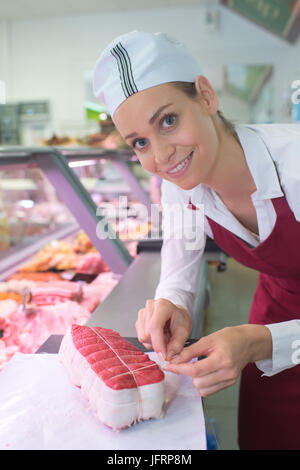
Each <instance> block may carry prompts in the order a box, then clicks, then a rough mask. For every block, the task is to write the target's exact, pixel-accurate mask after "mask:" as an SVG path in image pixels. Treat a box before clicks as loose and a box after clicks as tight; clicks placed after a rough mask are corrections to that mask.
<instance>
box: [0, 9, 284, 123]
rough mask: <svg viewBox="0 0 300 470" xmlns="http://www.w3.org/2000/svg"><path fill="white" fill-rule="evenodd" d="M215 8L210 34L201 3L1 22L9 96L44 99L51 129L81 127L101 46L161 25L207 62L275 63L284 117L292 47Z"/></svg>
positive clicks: (278, 117) (278, 114)
mask: <svg viewBox="0 0 300 470" xmlns="http://www.w3.org/2000/svg"><path fill="white" fill-rule="evenodd" d="M216 8H219V10H220V29H219V31H217V32H214V33H212V32H210V31H207V30H206V29H205V27H204V18H205V11H206V7H205V6H198V7H185V8H172V9H167V8H163V9H159V10H158V9H156V10H134V11H118V12H105V13H103V14H97V15H96V14H94V15H84V16H76V17H75V16H74V17H61V18H47V19H39V20H26V21H25V20H24V21H12V23H11V24H10V25H9V28H8V27H7V25H6V30H5V41H6V46H5V47H4V48H3V46H0V58H1V54H2V56H5V57H6V58H5V61H4V64H5V70H4V71H3V67H2V70H1V68H0V79H1V73H2V76H4V77H6V78H7V79H8V85H7V93H8V98H9V100H12V101H13V100H30V99H49V100H50V102H51V109H52V116H53V121H54V130H57V131H59V130H60V129H62V128H66V127H72V126H73V127H74V129H76V128H78V129H80V128H82V127H84V125H85V118H84V111H83V101H84V85H83V74H84V71H86V70H88V69H92V68H93V66H94V63H95V60H96V59H97V57H98V55H99V53H100V52H101V51H102V49H103V48H104V47H105V46H106V45H107V44H108V42H109V41H111V40H112V39H113V38H114V37H116V36H117V35H119V34H123V33H125V32H128V31H131V30H134V29H144V30H148V31H164V32H166V33H169V34H172V35H174V36H176V37H178V39H181V40H183V41H184V42H185V43H186V44H187V46H188V47H189V49H190V50H191V52H192V53H193V54H195V56H196V57H197V58H198V59H199V61H200V63H202V64H205V65H208V66H214V65H220V64H231V63H253V64H256V63H265V62H268V63H271V64H273V65H274V70H275V73H274V92H275V98H274V100H275V102H274V107H275V111H274V116H275V121H287V120H288V119H289V118H288V116H286V115H285V113H284V109H283V100H284V91H285V90H286V88H287V87H289V86H290V85H289V80H290V74H287V70H290V69H291V67H292V58H293V55H292V49H293V48H292V47H291V46H290V45H289V44H288V43H285V42H284V41H282V40H281V39H279V38H277V37H276V36H274V35H271V34H269V33H268V32H266V31H264V30H261V29H259V28H258V27H257V26H256V25H254V24H252V23H250V22H248V21H247V20H244V19H243V18H241V17H240V16H237V15H235V14H234V13H233V12H231V11H229V10H227V9H225V8H223V7H216ZM2 28H3V29H2ZM1 29H2V34H3V31H4V29H5V25H4V27H3V22H2V23H0V34H1ZM1 48H2V52H1ZM3 49H5V50H4V51H3ZM0 63H1V61H0ZM225 101H226V100H225V99H224V102H225ZM227 102H228V100H227ZM228 106H229V105H228ZM230 106H234V104H233V103H231V104H230ZM223 110H224V111H225V112H226V109H223ZM244 111H247V110H245V109H244ZM229 114H230V113H229ZM234 114H236V113H234ZM246 115H248V114H247V112H246V113H244V114H243V117H244V116H246Z"/></svg>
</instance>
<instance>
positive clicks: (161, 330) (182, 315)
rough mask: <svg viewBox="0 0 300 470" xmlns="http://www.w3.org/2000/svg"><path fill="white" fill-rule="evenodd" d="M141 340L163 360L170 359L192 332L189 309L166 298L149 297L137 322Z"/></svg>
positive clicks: (139, 313) (179, 350) (140, 311)
mask: <svg viewBox="0 0 300 470" xmlns="http://www.w3.org/2000/svg"><path fill="white" fill-rule="evenodd" d="M135 328H136V331H137V335H138V340H139V341H140V343H142V344H143V345H144V346H145V347H146V348H147V349H151V348H153V349H154V351H155V352H156V353H157V354H158V355H160V357H161V359H163V360H166V361H170V360H171V359H172V357H174V356H175V355H177V354H179V353H180V352H181V351H182V349H183V347H184V345H185V342H186V340H187V339H188V338H189V336H190V333H191V331H192V319H191V316H190V314H189V312H188V311H187V310H185V309H184V308H183V307H181V306H180V305H175V304H173V303H172V302H170V301H169V300H167V299H157V300H154V299H149V300H147V302H146V305H145V307H144V308H142V309H141V310H139V312H138V319H137V321H136V323H135Z"/></svg>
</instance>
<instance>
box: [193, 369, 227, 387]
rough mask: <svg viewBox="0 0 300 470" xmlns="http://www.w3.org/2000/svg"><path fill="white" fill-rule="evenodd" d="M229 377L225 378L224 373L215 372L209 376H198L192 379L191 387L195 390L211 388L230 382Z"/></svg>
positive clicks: (220, 371) (221, 371) (222, 371)
mask: <svg viewBox="0 0 300 470" xmlns="http://www.w3.org/2000/svg"><path fill="white" fill-rule="evenodd" d="M230 379H231V377H228V376H227V377H226V371H224V370H216V371H214V372H211V373H210V374H206V375H202V376H198V377H194V378H193V385H194V387H195V388H198V389H203V388H209V387H213V386H215V385H217V384H219V383H222V382H225V381H227V380H230Z"/></svg>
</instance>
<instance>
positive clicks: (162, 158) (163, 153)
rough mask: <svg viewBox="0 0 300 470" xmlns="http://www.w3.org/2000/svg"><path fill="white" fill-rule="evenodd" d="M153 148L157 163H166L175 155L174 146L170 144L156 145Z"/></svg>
mask: <svg viewBox="0 0 300 470" xmlns="http://www.w3.org/2000/svg"><path fill="white" fill-rule="evenodd" d="M153 150H154V157H155V161H156V162H157V163H159V164H162V163H168V162H169V161H170V160H172V157H173V156H174V155H175V146H174V145H172V144H164V145H163V144H160V145H156V146H155V148H154V149H153Z"/></svg>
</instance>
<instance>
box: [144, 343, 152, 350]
mask: <svg viewBox="0 0 300 470" xmlns="http://www.w3.org/2000/svg"><path fill="white" fill-rule="evenodd" d="M143 346H144V347H145V348H146V349H152V348H153V346H152V344H151V343H143Z"/></svg>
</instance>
